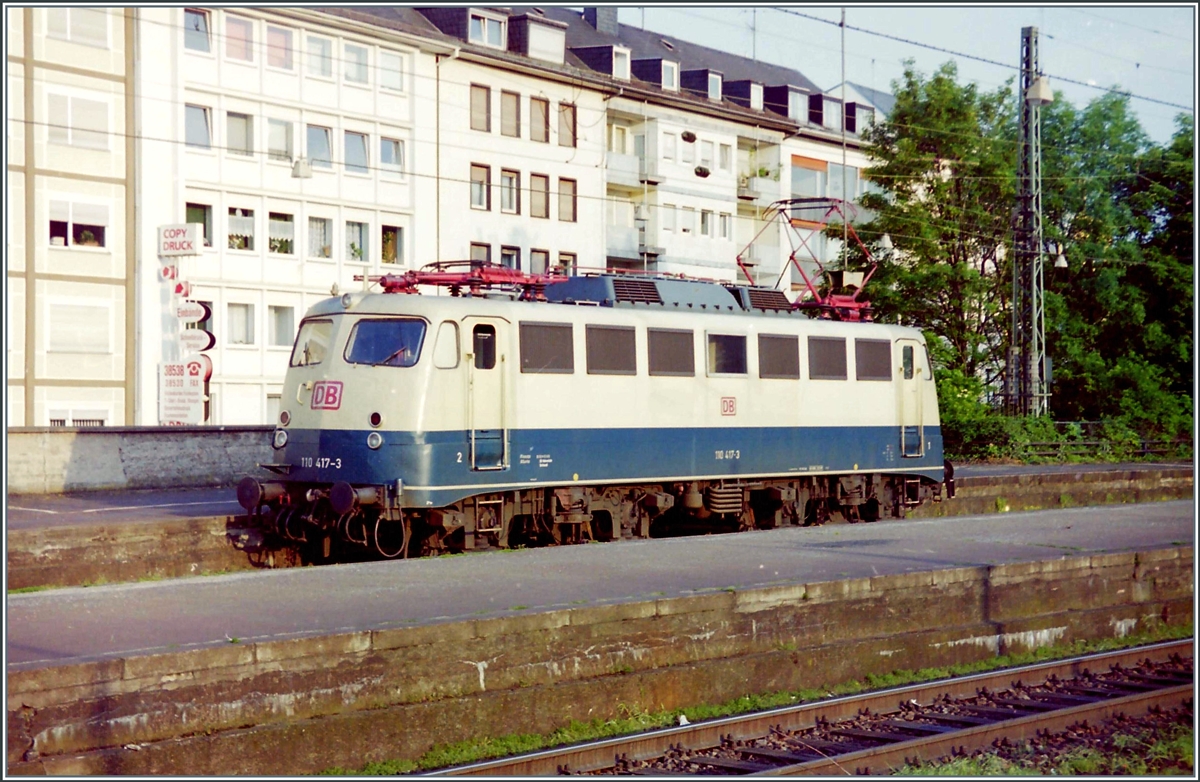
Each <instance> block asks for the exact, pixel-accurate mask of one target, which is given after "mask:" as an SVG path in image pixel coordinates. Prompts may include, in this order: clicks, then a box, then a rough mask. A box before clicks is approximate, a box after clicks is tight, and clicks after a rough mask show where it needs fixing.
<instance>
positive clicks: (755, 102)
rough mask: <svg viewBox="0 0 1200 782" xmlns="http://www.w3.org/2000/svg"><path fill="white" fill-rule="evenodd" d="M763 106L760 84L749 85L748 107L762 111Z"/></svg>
mask: <svg viewBox="0 0 1200 782" xmlns="http://www.w3.org/2000/svg"><path fill="white" fill-rule="evenodd" d="M762 107H763V88H762V85H761V84H751V85H750V108H752V109H755V110H757V111H762Z"/></svg>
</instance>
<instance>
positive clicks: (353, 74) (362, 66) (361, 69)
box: [344, 43, 367, 84]
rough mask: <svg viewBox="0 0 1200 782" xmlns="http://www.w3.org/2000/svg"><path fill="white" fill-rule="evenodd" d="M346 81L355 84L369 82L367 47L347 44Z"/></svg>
mask: <svg viewBox="0 0 1200 782" xmlns="http://www.w3.org/2000/svg"><path fill="white" fill-rule="evenodd" d="M344 51H345V53H346V81H348V82H352V83H354V84H366V83H367V47H365V46H355V45H354V44H352V43H348V44H346V47H345V49H344Z"/></svg>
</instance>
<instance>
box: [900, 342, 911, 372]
mask: <svg viewBox="0 0 1200 782" xmlns="http://www.w3.org/2000/svg"><path fill="white" fill-rule="evenodd" d="M900 360H901V361H903V362H904V379H905V380H912V378H913V349H912V345H905V346H904V348H903V349H902V350H901V353H900Z"/></svg>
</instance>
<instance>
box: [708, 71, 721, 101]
mask: <svg viewBox="0 0 1200 782" xmlns="http://www.w3.org/2000/svg"><path fill="white" fill-rule="evenodd" d="M708 99H709V100H720V99H721V77H720V76H718V75H717V74H715V73H710V74H708Z"/></svg>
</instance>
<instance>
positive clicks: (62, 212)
mask: <svg viewBox="0 0 1200 782" xmlns="http://www.w3.org/2000/svg"><path fill="white" fill-rule="evenodd" d="M50 219H51V220H53V221H55V222H59V223H68V222H70V221H71V202H70V201H51V202H50Z"/></svg>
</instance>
